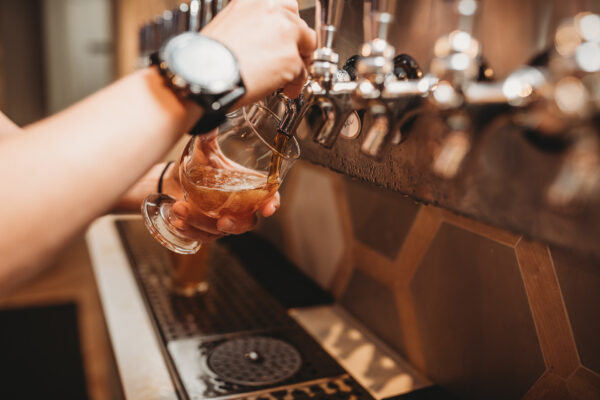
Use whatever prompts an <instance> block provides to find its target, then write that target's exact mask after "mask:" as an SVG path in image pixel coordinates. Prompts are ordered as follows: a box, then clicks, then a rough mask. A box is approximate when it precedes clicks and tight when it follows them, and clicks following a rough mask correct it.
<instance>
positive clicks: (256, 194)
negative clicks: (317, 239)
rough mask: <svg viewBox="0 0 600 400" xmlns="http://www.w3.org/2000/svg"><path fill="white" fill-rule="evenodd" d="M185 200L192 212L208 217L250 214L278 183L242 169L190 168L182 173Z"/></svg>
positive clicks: (275, 188)
mask: <svg viewBox="0 0 600 400" xmlns="http://www.w3.org/2000/svg"><path fill="white" fill-rule="evenodd" d="M182 185H183V188H184V191H185V194H186V199H187V201H188V203H189V204H190V205H192V206H193V207H195V208H196V211H200V212H201V213H203V214H205V215H208V216H209V217H212V218H219V217H221V216H222V215H233V216H235V215H240V216H245V215H249V214H252V213H254V212H255V211H256V210H258V208H259V207H260V206H261V205H262V204H263V202H264V201H265V200H266V199H268V198H269V197H271V196H272V195H273V194H275V192H276V191H277V189H278V188H279V180H277V181H273V182H267V176H266V175H264V174H261V173H257V172H254V171H250V170H244V169H215V168H213V167H210V166H194V167H191V168H189V169H187V170H186V171H185V172H184V174H183V179H182Z"/></svg>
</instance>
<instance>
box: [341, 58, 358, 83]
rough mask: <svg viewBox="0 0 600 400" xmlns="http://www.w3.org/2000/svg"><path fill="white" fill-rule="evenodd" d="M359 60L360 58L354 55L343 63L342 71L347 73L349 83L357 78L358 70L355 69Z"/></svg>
mask: <svg viewBox="0 0 600 400" xmlns="http://www.w3.org/2000/svg"><path fill="white" fill-rule="evenodd" d="M359 59H360V56H359V55H357V54H355V55H353V56H352V57H350V58H349V59H348V60H347V61H346V62H345V63H344V66H343V67H342V69H343V70H344V71H346V72H347V73H348V76H349V77H350V80H351V81H354V80H356V78H357V77H358V70H357V69H356V63H357V62H358V60H359Z"/></svg>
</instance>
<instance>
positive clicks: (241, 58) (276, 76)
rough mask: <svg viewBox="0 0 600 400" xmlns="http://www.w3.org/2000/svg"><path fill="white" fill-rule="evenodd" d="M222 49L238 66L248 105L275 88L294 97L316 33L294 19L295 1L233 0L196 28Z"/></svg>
mask: <svg viewBox="0 0 600 400" xmlns="http://www.w3.org/2000/svg"><path fill="white" fill-rule="evenodd" d="M201 33H202V34H203V35H206V36H209V37H211V38H213V39H216V40H218V41H219V42H221V43H223V44H224V45H226V46H227V47H228V48H229V49H230V50H231V51H232V52H233V53H234V54H235V56H236V58H237V59H238V62H239V64H240V70H241V74H242V78H243V80H244V83H245V85H246V95H245V96H244V97H243V98H242V99H241V101H240V103H239V104H238V105H245V104H250V103H253V102H255V101H257V100H259V99H262V98H263V97H265V96H267V95H268V94H270V93H272V92H274V91H275V90H278V89H281V88H284V93H285V94H286V95H287V96H288V97H291V98H296V97H297V96H298V95H299V94H300V92H301V90H302V87H303V86H304V83H305V82H306V78H307V76H308V74H307V65H306V64H307V62H308V60H309V59H310V56H311V55H312V53H313V51H314V50H315V48H316V34H315V32H314V31H313V30H312V29H310V28H309V27H308V26H307V25H306V23H305V22H304V21H303V20H302V19H301V18H300V16H299V15H298V2H297V1H296V0H233V1H232V2H231V3H229V5H228V6H227V7H225V8H224V9H223V11H221V12H220V13H219V14H217V15H216V17H215V18H214V19H213V20H212V21H211V22H210V23H209V24H208V25H207V26H206V27H205V28H204V29H203V30H202V32H201Z"/></svg>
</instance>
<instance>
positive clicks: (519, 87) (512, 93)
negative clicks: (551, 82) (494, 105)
mask: <svg viewBox="0 0 600 400" xmlns="http://www.w3.org/2000/svg"><path fill="white" fill-rule="evenodd" d="M545 81H546V79H545V78H544V75H543V74H542V73H541V72H540V71H538V70H537V69H535V68H523V69H520V70H517V71H515V72H513V73H512V74H511V75H510V76H509V77H508V78H506V81H504V84H503V85H502V93H504V96H505V97H506V99H507V100H508V102H509V103H510V104H512V105H515V106H517V105H523V104H524V103H525V102H526V100H527V99H528V98H529V96H531V95H532V94H533V92H534V90H535V89H536V88H538V87H540V86H542V85H543V84H544V83H545Z"/></svg>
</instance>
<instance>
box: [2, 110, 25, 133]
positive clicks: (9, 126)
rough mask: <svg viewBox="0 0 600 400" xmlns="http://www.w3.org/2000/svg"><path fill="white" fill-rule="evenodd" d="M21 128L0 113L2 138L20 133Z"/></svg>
mask: <svg viewBox="0 0 600 400" xmlns="http://www.w3.org/2000/svg"><path fill="white" fill-rule="evenodd" d="M20 131H21V128H19V126H17V125H16V124H15V123H14V122H12V121H11V120H10V119H8V118H7V117H6V115H4V114H2V113H1V112H0V138H1V137H2V136H5V135H10V134H12V133H17V132H20Z"/></svg>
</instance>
